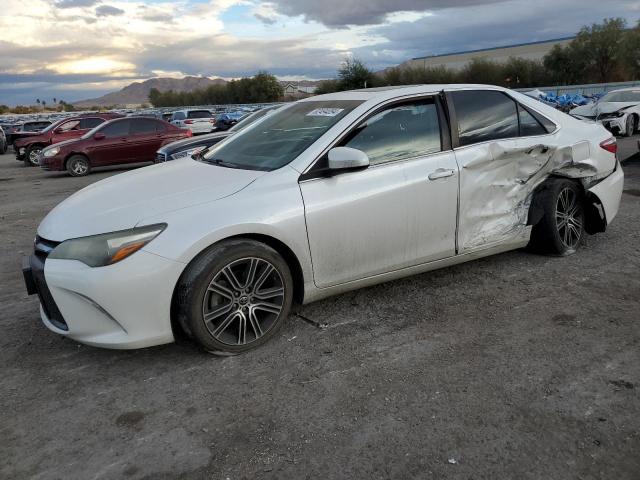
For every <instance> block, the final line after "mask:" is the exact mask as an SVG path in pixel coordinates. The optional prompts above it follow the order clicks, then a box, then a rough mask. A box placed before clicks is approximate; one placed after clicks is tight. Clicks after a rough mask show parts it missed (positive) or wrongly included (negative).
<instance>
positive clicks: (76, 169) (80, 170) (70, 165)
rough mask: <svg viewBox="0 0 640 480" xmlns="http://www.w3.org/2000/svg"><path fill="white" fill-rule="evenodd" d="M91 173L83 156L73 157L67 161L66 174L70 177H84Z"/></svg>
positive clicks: (89, 166)
mask: <svg viewBox="0 0 640 480" xmlns="http://www.w3.org/2000/svg"><path fill="white" fill-rule="evenodd" d="M90 171H91V164H90V163H89V159H88V158H87V157H85V156H84V155H73V156H72V157H71V158H69V160H67V172H69V175H71V176H72V177H84V176H85V175H87V174H88V173H89V172H90Z"/></svg>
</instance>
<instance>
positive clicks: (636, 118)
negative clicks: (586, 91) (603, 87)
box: [571, 87, 640, 137]
mask: <svg viewBox="0 0 640 480" xmlns="http://www.w3.org/2000/svg"><path fill="white" fill-rule="evenodd" d="M571 114H572V115H575V116H577V117H580V118H584V119H587V120H595V121H597V122H599V123H601V124H602V125H604V126H605V127H606V128H607V129H608V130H609V131H611V132H614V133H616V134H618V135H624V136H627V137H630V136H631V135H633V134H634V133H635V132H636V131H638V127H640V88H637V87H636V88H623V89H620V90H612V91H610V92H609V93H607V94H606V95H604V96H603V97H602V98H601V99H600V100H598V101H597V102H596V103H590V104H588V105H582V106H580V107H576V108H574V109H573V110H571Z"/></svg>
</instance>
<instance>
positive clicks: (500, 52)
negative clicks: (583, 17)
mask: <svg viewBox="0 0 640 480" xmlns="http://www.w3.org/2000/svg"><path fill="white" fill-rule="evenodd" d="M574 38H575V37H564V38H556V39H553V40H544V41H541V42H529V43H519V44H516V45H506V46H502V47H493V48H482V49H480V50H469V51H466V52H455V53H447V54H443V55H431V56H426V57H418V58H412V59H411V60H408V61H406V62H404V63H402V64H401V65H400V67H401V68H431V67H439V66H444V67H446V68H450V69H452V70H460V69H461V68H463V67H464V66H465V65H466V64H467V63H469V62H470V61H471V60H472V59H474V58H483V59H485V60H490V61H493V62H498V63H503V62H506V61H507V60H508V59H509V57H520V58H526V59H529V60H542V58H543V57H544V56H545V55H546V54H547V53H549V52H550V51H551V49H552V48H553V47H554V46H555V45H561V46H563V47H564V46H566V45H567V44H568V43H569V42H571V40H573V39H574Z"/></svg>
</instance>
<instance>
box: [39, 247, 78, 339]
mask: <svg viewBox="0 0 640 480" xmlns="http://www.w3.org/2000/svg"><path fill="white" fill-rule="evenodd" d="M58 245H60V242H54V241H51V240H47V239H45V238H42V237H39V236H38V237H36V240H35V246H34V250H35V251H34V255H32V256H31V260H30V265H31V272H32V274H33V280H34V282H35V284H36V289H37V290H38V298H40V304H41V305H42V309H43V310H44V313H45V314H46V315H47V318H48V319H49V321H50V322H51V323H52V324H53V325H54V326H55V327H57V328H59V329H60V330H69V327H68V326H67V322H65V320H64V317H63V316H62V313H60V309H59V308H58V305H56V302H55V300H54V299H53V295H51V291H50V290H49V287H48V286H47V280H46V279H45V277H44V264H45V262H46V260H47V257H48V256H49V254H50V253H51V252H52V251H53V249H54V248H56V247H57V246H58Z"/></svg>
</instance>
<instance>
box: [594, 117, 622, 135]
mask: <svg viewBox="0 0 640 480" xmlns="http://www.w3.org/2000/svg"><path fill="white" fill-rule="evenodd" d="M598 122H599V123H601V124H602V126H603V127H604V128H606V129H607V130H609V131H610V132H611V133H614V134H617V135H625V134H626V132H627V117H626V116H624V117H608V118H602V119H599V120H598Z"/></svg>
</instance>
